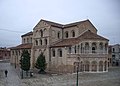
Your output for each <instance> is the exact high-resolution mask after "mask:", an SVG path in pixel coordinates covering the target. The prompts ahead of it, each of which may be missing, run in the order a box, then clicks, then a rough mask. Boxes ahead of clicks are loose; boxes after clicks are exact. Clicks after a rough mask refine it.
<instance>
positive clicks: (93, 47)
mask: <svg viewBox="0 0 120 86" xmlns="http://www.w3.org/2000/svg"><path fill="white" fill-rule="evenodd" d="M96 49H97V46H96V43H92V53H96Z"/></svg>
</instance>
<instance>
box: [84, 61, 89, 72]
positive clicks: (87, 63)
mask: <svg viewBox="0 0 120 86" xmlns="http://www.w3.org/2000/svg"><path fill="white" fill-rule="evenodd" d="M84 63H85V71H89V67H90V62H89V61H85V62H84Z"/></svg>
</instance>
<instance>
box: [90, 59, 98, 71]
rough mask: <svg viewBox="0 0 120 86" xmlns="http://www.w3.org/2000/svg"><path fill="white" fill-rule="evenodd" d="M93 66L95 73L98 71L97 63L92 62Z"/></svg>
mask: <svg viewBox="0 0 120 86" xmlns="http://www.w3.org/2000/svg"><path fill="white" fill-rule="evenodd" d="M91 65H92V71H94V72H95V71H97V62H96V61H92V63H91Z"/></svg>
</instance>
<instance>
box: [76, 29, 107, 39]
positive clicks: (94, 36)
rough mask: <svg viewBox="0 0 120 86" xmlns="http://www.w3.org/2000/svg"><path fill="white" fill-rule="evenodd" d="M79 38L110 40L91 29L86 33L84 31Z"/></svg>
mask: <svg viewBox="0 0 120 86" xmlns="http://www.w3.org/2000/svg"><path fill="white" fill-rule="evenodd" d="M78 39H81V40H83V39H84V40H85V39H92V40H108V39H106V38H104V37H102V36H100V35H98V34H95V33H93V32H91V31H90V30H88V31H86V32H85V33H83V34H82V35H80V36H79V37H78Z"/></svg>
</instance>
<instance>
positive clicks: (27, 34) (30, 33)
mask: <svg viewBox="0 0 120 86" xmlns="http://www.w3.org/2000/svg"><path fill="white" fill-rule="evenodd" d="M29 35H33V32H32V31H31V32H28V33H26V34H24V35H22V36H21V37H24V36H29Z"/></svg>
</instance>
